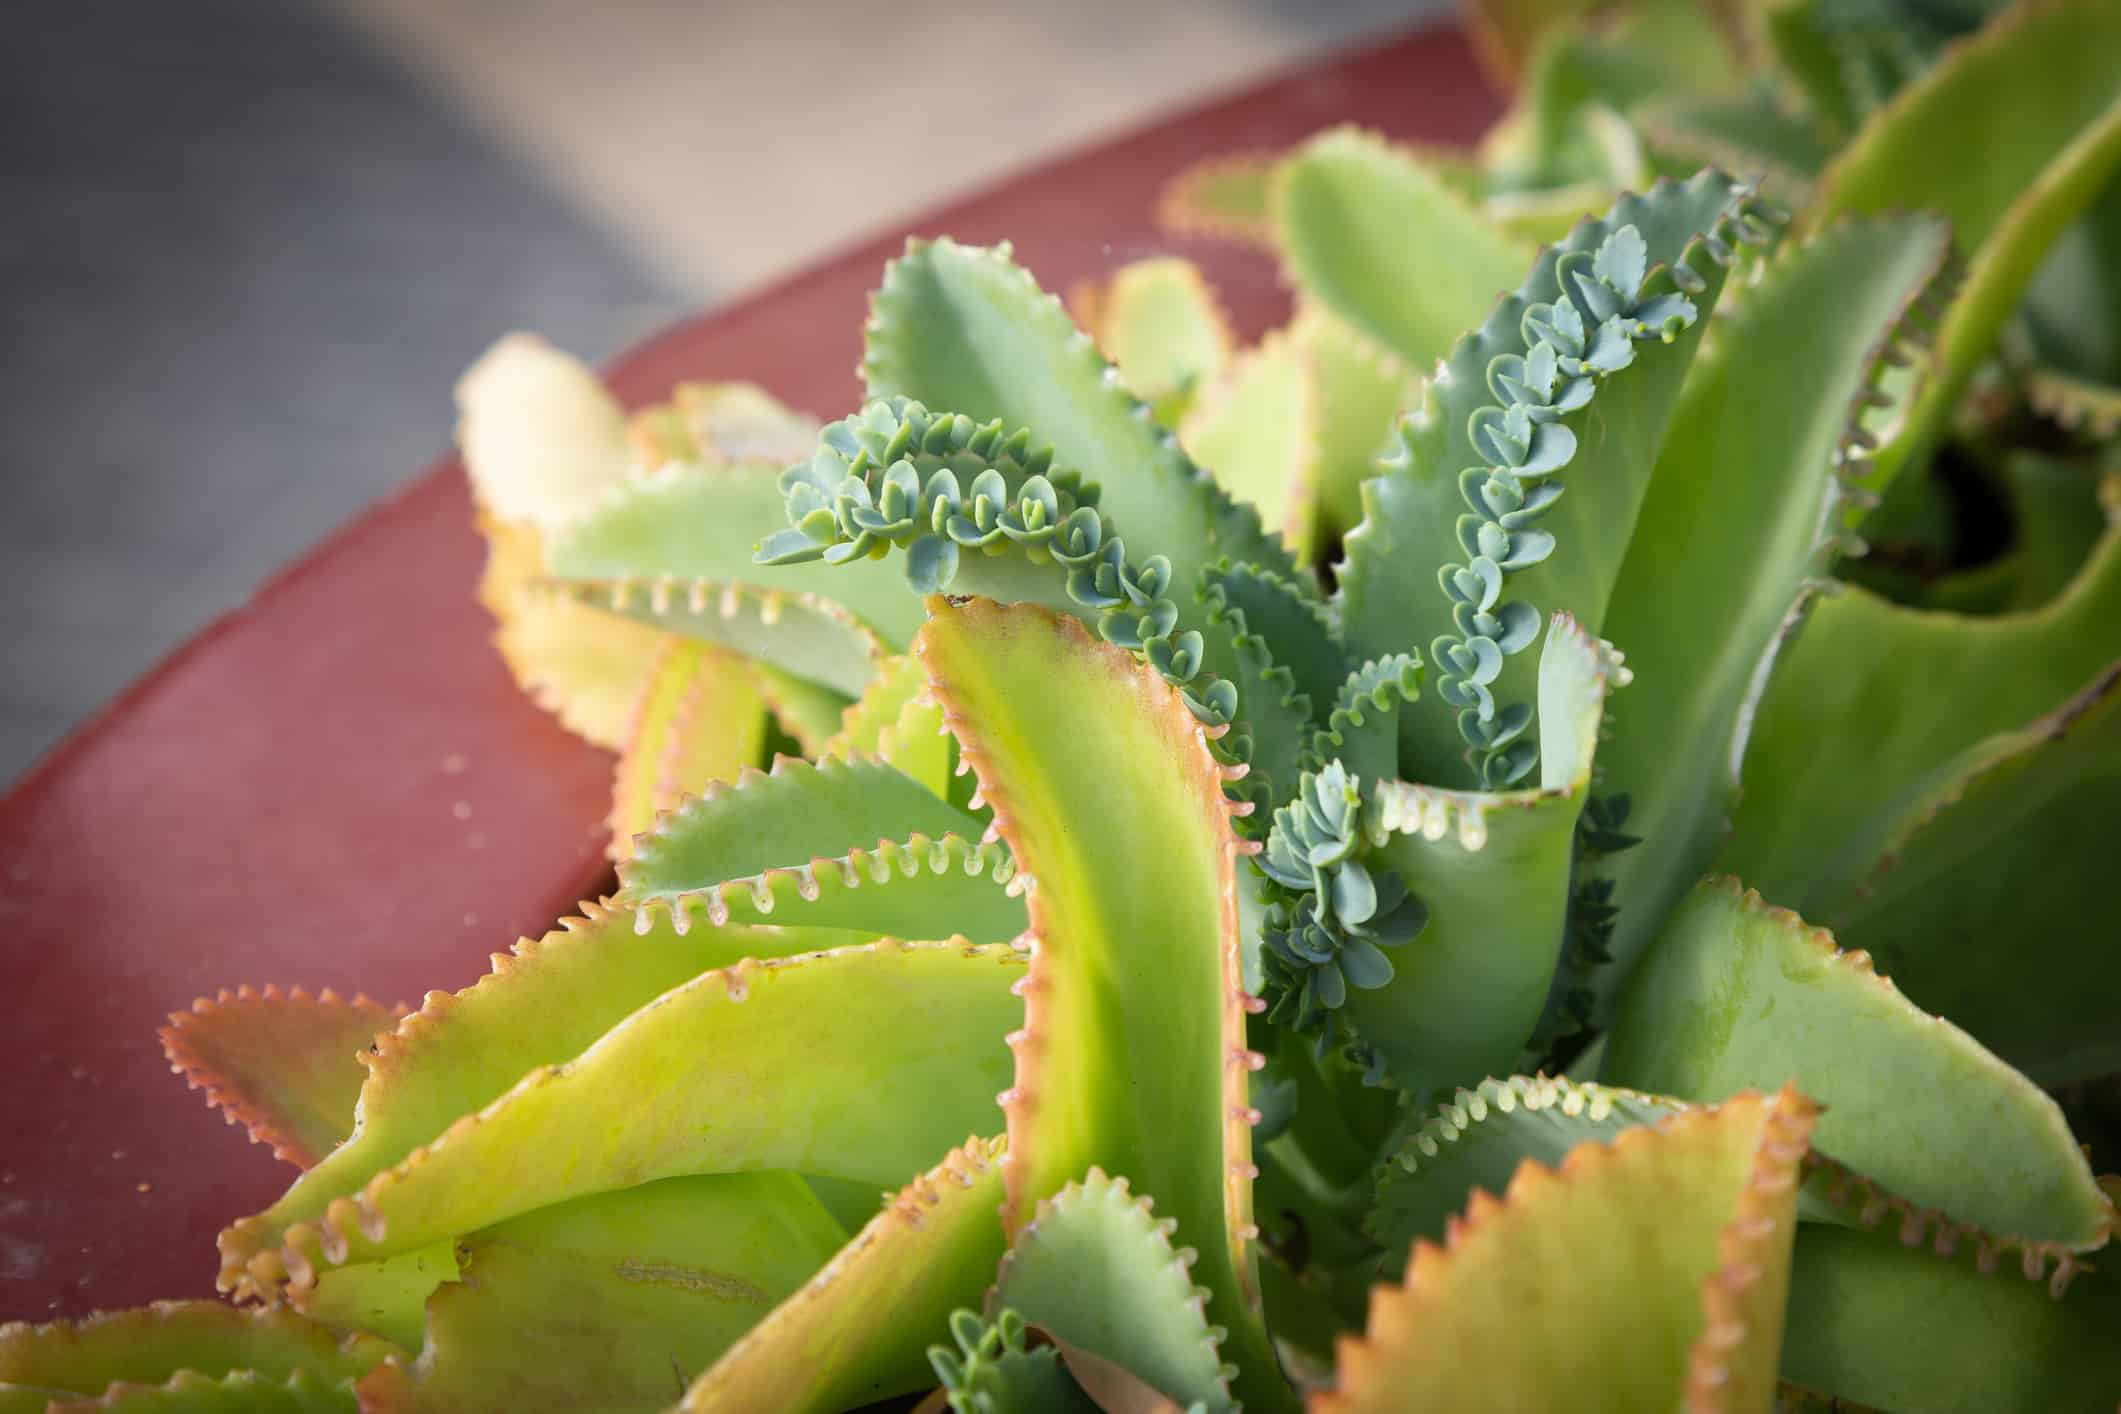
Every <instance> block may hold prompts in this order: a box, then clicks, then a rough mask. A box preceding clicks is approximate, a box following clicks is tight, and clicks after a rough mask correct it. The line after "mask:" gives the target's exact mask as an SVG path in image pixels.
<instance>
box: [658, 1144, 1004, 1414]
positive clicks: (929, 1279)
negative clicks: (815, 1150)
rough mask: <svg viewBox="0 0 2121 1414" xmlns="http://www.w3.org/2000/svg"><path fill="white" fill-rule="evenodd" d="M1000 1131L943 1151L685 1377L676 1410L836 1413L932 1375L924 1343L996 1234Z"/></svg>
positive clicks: (986, 1274)
mask: <svg viewBox="0 0 2121 1414" xmlns="http://www.w3.org/2000/svg"><path fill="white" fill-rule="evenodd" d="M999 1147H1000V1146H999V1141H995V1140H988V1141H985V1142H980V1141H974V1142H971V1143H967V1144H966V1145H964V1146H963V1147H962V1148H960V1149H956V1150H953V1151H952V1152H951V1153H950V1155H949V1156H948V1157H947V1158H945V1159H944V1160H943V1162H942V1163H941V1164H939V1165H938V1166H937V1167H936V1168H935V1169H934V1170H932V1171H931V1172H929V1173H927V1174H926V1175H924V1176H922V1177H920V1178H917V1179H915V1180H914V1181H913V1183H912V1184H911V1185H909V1186H908V1187H907V1188H906V1189H905V1191H904V1192H902V1193H899V1194H898V1195H897V1196H896V1197H895V1198H893V1199H892V1200H891V1201H890V1202H889V1203H888V1204H886V1205H885V1207H884V1210H883V1211H882V1212H881V1213H879V1214H878V1215H877V1216H876V1217H875V1218H874V1219H872V1220H871V1221H870V1223H869V1225H868V1226H867V1227H865V1228H863V1229H862V1230H861V1232H860V1233H858V1234H856V1235H855V1237H854V1240H853V1241H851V1242H849V1243H848V1244H847V1245H846V1246H845V1247H843V1248H841V1249H840V1252H839V1254H838V1255H837V1256H835V1257H834V1258H833V1259H832V1260H831V1261H829V1262H827V1263H826V1264H825V1269H824V1270H823V1271H821V1272H819V1273H818V1275H817V1277H816V1278H815V1279H814V1280H812V1281H811V1282H810V1283H809V1284H808V1285H806V1286H805V1287H803V1288H802V1290H800V1291H798V1292H796V1293H795V1294H794V1295H793V1296H791V1297H789V1298H788V1299H787V1300H786V1301H784V1302H782V1303H781V1305H780V1306H779V1307H778V1308H777V1309H776V1310H775V1311H774V1313H773V1314H772V1315H770V1316H768V1317H767V1318H766V1319H765V1320H764V1321H762V1322H760V1323H759V1324H758V1325H757V1326H755V1327H754V1328H753V1329H752V1330H751V1332H750V1334H748V1335H746V1336H744V1337H743V1338H742V1339H741V1340H739V1341H737V1343H736V1344H735V1345H733V1346H731V1347H730V1349H729V1353H728V1354H726V1355H724V1356H723V1357H722V1358H721V1359H720V1360H719V1361H717V1362H716V1363H715V1365H714V1366H713V1367H712V1368H711V1369H709V1370H708V1371H707V1373H706V1374H704V1375H702V1376H700V1377H699V1379H698V1380H696V1381H694V1382H693V1385H692V1387H691V1389H689V1390H687V1391H686V1393H685V1398H684V1402H683V1403H681V1404H680V1405H679V1406H678V1410H679V1411H680V1414H838V1411H840V1410H843V1409H850V1408H854V1407H856V1406H858V1405H865V1404H869V1403H872V1402H874V1401H877V1400H882V1399H889V1398H891V1397H893V1396H896V1395H901V1394H906V1393H909V1392H911V1391H914V1390H919V1389H925V1388H928V1387H929V1386H930V1385H932V1384H934V1382H935V1377H934V1375H933V1374H931V1373H930V1372H929V1368H928V1361H927V1356H926V1354H925V1351H926V1349H927V1346H928V1342H929V1340H930V1339H931V1338H932V1336H933V1333H934V1332H936V1331H939V1330H941V1329H943V1326H944V1323H945V1321H946V1320H947V1318H948V1317H949V1314H950V1313H951V1312H952V1311H954V1310H957V1309H958V1308H960V1307H963V1306H967V1305H970V1304H972V1303H974V1302H976V1301H977V1300H978V1299H979V1293H980V1292H981V1290H982V1289H984V1288H985V1286H986V1284H987V1283H988V1281H989V1280H991V1279H992V1277H993V1275H994V1265H995V1263H996V1262H997V1261H998V1260H999V1259H1000V1258H1001V1255H1002V1250H1003V1246H1004V1241H1003V1237H1002V1228H1001V1224H1000V1223H998V1222H996V1221H995V1217H994V1212H995V1209H996V1208H997V1207H998V1206H999V1205H1000V1203H1001V1201H1002V1173H1001V1167H1000V1165H999V1164H998V1163H996V1161H995V1155H996V1152H997V1150H998V1149H999Z"/></svg>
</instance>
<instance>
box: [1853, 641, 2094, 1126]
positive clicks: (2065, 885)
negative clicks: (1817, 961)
mask: <svg viewBox="0 0 2121 1414" xmlns="http://www.w3.org/2000/svg"><path fill="white" fill-rule="evenodd" d="M2117 819H2121V660H2117V661H2116V662H2115V663H2113V664H2112V665H2110V666H2108V667H2107V668H2106V669H2104V670H2103V671H2102V672H2101V673H2100V675H2099V676H2098V677H2097V678H2096V679H2094V680H2093V681H2092V683H2091V684H2090V685H2089V686H2087V687H2086V688H2085V689H2084V690H2083V691H2082V692H2079V693H2077V694H2076V695H2075V696H2073V697H2072V698H2071V699H2070V700H2069V701H2067V702H2065V703H2063V704H2062V706H2060V707H2059V708H2057V709H2056V710H2055V711H2053V712H2050V713H2048V714H2047V715H2046V716H2044V717H2042V718H2040V719H2039V720H2038V721H2036V722H2034V723H2032V724H2031V725H2030V726H2028V727H2025V728H2024V729H2022V730H2020V731H2015V732H2006V733H2004V734H2002V735H2000V736H1997V737H1992V738H1990V739H1989V740H1987V741H1984V742H1981V743H1979V744H1978V745H1976V746H1974V747H1972V748H1970V749H1969V750H1968V751H1967V752H1966V753H1965V755H1963V756H1962V757H1961V758H1959V759H1958V760H1957V761H1954V762H1953V763H1952V764H1951V765H1950V766H1948V767H1946V768H1945V769H1943V770H1941V771H1939V772H1938V773H1937V775H1936V776H1935V777H1934V778H1933V780H1932V782H1931V783H1930V784H1929V785H1928V787H1927V788H1926V789H1925V790H1924V791H1922V792H1921V793H1920V794H1919V795H1918V796H1917V797H1916V798H1915V799H1914V800H1913V801H1911V802H1910V803H1909V804H1908V806H1907V807H1906V809H1905V811H1904V812H1903V814H1902V815H1901V816H1900V818H1899V819H1897V820H1896V821H1895V822H1894V824H1893V826H1892V828H1891V830H1890V831H1889V832H1888V833H1887V835H1886V836H1885V838H1884V839H1883V840H1882V841H1881V842H1880V844H1879V847H1878V852H1877V855H1876V862H1875V863H1874V864H1873V866H1872V869H1871V872H1870V873H1869V874H1868V875H1866V876H1865V877H1863V878H1862V879H1861V880H1859V881H1858V883H1857V884H1856V885H1855V887H1854V889H1853V891H1852V892H1851V894H1850V895H1849V896H1848V897H1847V898H1845V899H1844V900H1843V901H1842V902H1841V903H1840V904H1839V905H1838V906H1837V907H1836V908H1835V909H1834V911H1833V912H1831V913H1830V914H1829V915H1828V916H1829V917H1830V918H1831V919H1832V921H1833V925H1834V929H1835V932H1836V933H1837V934H1838V935H1839V936H1840V938H1841V940H1842V941H1843V942H1844V943H1845V944H1847V945H1848V946H1850V947H1860V948H1865V949H1868V950H1869V951H1870V952H1871V954H1872V955H1873V956H1874V957H1876V958H1877V959H1878V963H1879V965H1880V966H1881V967H1883V968H1885V969H1886V970H1888V971H1889V972H1890V973H1891V974H1892V975H1893V977H1894V978H1895V979H1896V980H1897V981H1898V982H1899V984H1900V985H1901V986H1902V987H1903V988H1904V989H1906V991H1907V993H1908V995H1909V996H1911V997H1913V998H1915V999H1916V1000H1918V1001H1919V1002H1921V1003H1922V1005H1923V1006H1925V1007H1927V1008H1929V1009H1930V1010H1933V1011H1937V1012H1941V1013H1942V1014H1944V1015H1946V1016H1949V1017H1951V1018H1952V1020H1954V1021H1955V1022H1957V1023H1958V1024H1959V1025H1961V1026H1964V1027H1965V1028H1966V1029H1967V1030H1968V1031H1971V1032H1972V1033H1973V1034H1974V1035H1976V1036H1978V1037H1980V1038H1981V1040H1982V1041H1983V1043H1985V1044H1986V1045H1988V1046H1990V1047H1992V1048H1994V1049H1995V1050H1996V1051H1997V1052H1998V1053H2000V1054H2001V1055H2003V1056H2004V1057H2006V1058H2007V1059H2009V1060H2010V1061H2011V1062H2012V1063H2013V1064H2015V1065H2019V1066H2022V1067H2024V1068H2026V1069H2027V1070H2029V1071H2031V1072H2032V1073H2033V1074H2035V1075H2036V1076H2038V1077H2039V1078H2040V1079H2041V1080H2043V1081H2045V1082H2046V1083H2048V1084H2049V1085H2057V1084H2065V1083H2068V1082H2070V1081H2073V1080H2079V1079H2089V1078H2092V1077H2095V1076H2098V1075H2104V1074H2107V1073H2109V1072H2111V1071H2114V1070H2116V1069H2121V1040H2117V1038H2116V1036H2115V1032H2114V1024H2113V1007H2112V1005H2111V1001H2112V998H2113V997H2114V996H2115V994H2116V989H2117V988H2121V948H2116V947H2115V946H2114V945H2113V942H2114V930H2113V926H2112V923H2111V920H2110V918H2109V916H2108V914H2109V910H2108V905H2107V902H2106V888H2107V884H2108V878H2107V874H2108V872H2109V871H2108V863H2109V861H2110V860H2111V859H2112V857H2113V850H2112V840H2111V838H2110V837H2109V834H2108V827H2109V826H2110V825H2111V824H2112V822H2114V821H2115V820H2117ZM2004 938H2008V939H2010V940H2011V943H2010V946H2008V947H1999V946H1998V945H1997V944H1998V940H1999V939H2004Z"/></svg>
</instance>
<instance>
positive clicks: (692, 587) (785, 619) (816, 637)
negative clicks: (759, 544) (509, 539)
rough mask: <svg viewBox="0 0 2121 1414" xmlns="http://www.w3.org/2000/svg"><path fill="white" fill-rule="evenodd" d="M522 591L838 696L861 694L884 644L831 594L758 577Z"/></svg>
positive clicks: (588, 583) (553, 583)
mask: <svg viewBox="0 0 2121 1414" xmlns="http://www.w3.org/2000/svg"><path fill="white" fill-rule="evenodd" d="M755 573H756V574H757V575H761V576H763V575H771V574H774V573H775V571H773V570H767V569H762V570H758V571H756V572H755ZM528 592H529V594H530V596H531V597H532V598H533V600H535V599H537V598H539V597H544V598H547V599H553V598H557V599H559V600H561V601H562V602H570V603H573V604H578V605H581V606H584V607H587V608H592V609H599V610H602V611H604V613H605V614H607V615H608V614H616V615H619V616H621V617H623V618H628V619H631V620H633V621H634V622H636V623H639V624H644V625H646V626H648V627H650V628H655V629H661V630H662V631H664V632H666V633H677V634H683V635H685V636H686V637H688V638H698V639H703V640H705V641H706V642H708V643H713V644H718V645H719V646H721V647H723V648H727V649H729V650H731V651H732V652H735V653H738V654H741V655H742V656H744V657H746V658H754V659H757V660H758V661H760V662H762V663H765V664H767V665H769V666H771V667H774V668H778V669H779V670H781V671H782V672H785V673H790V674H793V675H794V676H796V677H799V678H804V679H806V680H808V681H810V682H813V683H816V684H818V685H819V686H822V687H829V688H831V689H832V690H833V691H834V692H837V693H839V694H840V695H841V696H843V697H857V696H860V695H861V691H862V689H863V688H864V687H866V686H868V684H869V679H870V677H871V676H872V675H873V674H874V673H875V672H876V665H877V663H878V662H879V661H880V660H881V659H882V658H883V657H884V655H885V653H886V651H887V650H886V648H885V646H884V643H883V641H882V640H880V639H879V638H877V636H876V635H875V634H874V633H873V632H871V631H870V630H869V628H868V627H867V626H866V625H864V624H863V623H862V622H861V621H860V620H858V619H856V618H855V617H854V616H853V615H852V614H850V613H849V612H848V611H847V610H846V609H844V608H842V607H841V606H840V605H839V604H838V603H837V602H836V601H834V600H830V599H824V598H820V597H818V596H817V595H813V594H803V593H794V592H791V591H788V590H785V589H779V588H775V587H774V586H773V585H772V584H770V583H761V582H758V581H756V580H754V581H753V582H748V583H747V582H744V581H740V580H728V581H715V580H706V579H694V580H675V579H658V580H654V581H652V582H642V581H637V580H631V579H611V580H596V579H571V580H545V581H542V582H540V583H536V584H533V585H531V586H529V591H528ZM639 681H640V678H639V677H635V678H634V679H633V682H634V683H635V684H638V682H639Z"/></svg>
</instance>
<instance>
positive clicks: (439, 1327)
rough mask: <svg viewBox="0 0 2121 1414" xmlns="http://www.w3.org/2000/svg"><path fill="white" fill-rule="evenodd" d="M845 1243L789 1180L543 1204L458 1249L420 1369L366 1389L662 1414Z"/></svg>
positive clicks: (480, 1403)
mask: <svg viewBox="0 0 2121 1414" xmlns="http://www.w3.org/2000/svg"><path fill="white" fill-rule="evenodd" d="M846 1239H847V1235H846V1233H844V1232H842V1231H841V1230H840V1228H839V1225H838V1224H837V1223H835V1222H833V1221H832V1219H831V1217H830V1216H828V1215H827V1214H826V1212H825V1210H824V1209H823V1208H822V1207H820V1206H819V1205H818V1201H817V1200H816V1199H815V1198H813V1197H811V1196H810V1190H809V1189H807V1188H805V1187H804V1186H803V1182H802V1180H801V1179H799V1178H797V1177H796V1176H795V1175H793V1174H786V1173H754V1174H713V1175H707V1176H703V1177H696V1178H672V1179H665V1180H663V1181H662V1182H660V1183H649V1184H643V1185H640V1186H638V1187H633V1188H628V1189H625V1190H623V1191H621V1192H617V1193H605V1194H599V1195H597V1196H595V1197H590V1198H578V1199H576V1200H574V1201H573V1202H569V1203H561V1204H558V1205H556V1206H554V1207H550V1208H543V1209H540V1210H538V1211H537V1212H534V1213H530V1214H527V1215H525V1216H523V1217H520V1218H515V1219H512V1220H510V1221H508V1222H505V1223H501V1224H499V1225H497V1226H494V1227H491V1228H487V1229H486V1230H484V1231H483V1232H478V1233H474V1234H472V1235H471V1236H469V1237H467V1238H464V1239H463V1240H462V1241H461V1242H460V1243H459V1244H458V1252H459V1260H460V1261H461V1263H462V1265H463V1272H462V1275H461V1277H460V1278H459V1279H458V1280H457V1281H454V1282H451V1283H450V1284H449V1285H447V1286H444V1287H443V1288H442V1289H441V1290H440V1291H438V1292H436V1293H435V1295H434V1297H433V1299H432V1300H431V1301H430V1302H429V1303H428V1307H427V1336H426V1343H425V1348H424V1349H422V1350H421V1352H420V1357H419V1359H418V1360H417V1361H415V1362H413V1363H411V1364H409V1365H408V1364H402V1363H394V1364H392V1365H390V1366H386V1367H385V1368H384V1369H382V1370H379V1371H377V1372H376V1373H374V1374H372V1375H370V1376H369V1377H368V1378H367V1379H366V1380H365V1381H364V1382H363V1383H362V1386H361V1392H362V1395H363V1397H364V1398H366V1399H370V1400H372V1401H374V1402H375V1403H376V1404H378V1405H380V1406H381V1407H383V1408H387V1409H390V1410H393V1411H403V1412H404V1414H416V1411H422V1410H433V1411H436V1414H486V1412H487V1411H491V1414H507V1411H515V1410H533V1409H554V1410H557V1409H596V1410H600V1411H605V1414H628V1411H637V1412H638V1414H658V1411H660V1410H663V1409H665V1408H667V1407H668V1406H669V1405H670V1403H671V1400H672V1399H673V1398H674V1397H676V1396H677V1395H678V1394H679V1393H680V1392H681V1391H682V1390H683V1388H684V1386H685V1385H686V1384H687V1383H689V1382H690V1381H691V1379H692V1378H693V1376H695V1375H696V1374H698V1373H699V1372H700V1371H701V1370H703V1369H705V1368H706V1367H707V1366H708V1365H709V1364H711V1363H713V1361H714V1360H715V1359H716V1358H718V1357H719V1356H720V1355H721V1354H722V1353H723V1351H725V1350H727V1349H728V1348H729V1347H730V1346H731V1345H732V1344H734V1343H735V1342H736V1341H737V1340H738V1339H739V1338H740V1337H741V1336H743V1334H744V1333H745V1332H746V1331H748V1330H750V1329H751V1327H752V1326H754V1325H756V1324H757V1323H758V1322H759V1321H760V1320H762V1319H764V1318H765V1317H766V1316H767V1315H769V1314H770V1313H771V1312H772V1311H773V1309H774V1308H775V1307H776V1306H777V1305H779V1304H780V1303H781V1302H782V1301H783V1300H785V1299H786V1298H788V1297H789V1296H791V1295H793V1294H794V1293H796V1292H797V1291H799V1290H800V1289H801V1288H802V1286H803V1285H804V1283H805V1282H807V1281H809V1279H810V1278H811V1276H812V1275H813V1274H814V1273H815V1272H816V1271H817V1270H818V1269H819V1268H820V1267H822V1266H823V1265H824V1264H825V1263H826V1262H827V1261H828V1260H830V1259H831V1257H832V1255H833V1253H834V1252H836V1251H837V1250H839V1248H840V1246H841V1245H842V1244H843V1243H844V1242H845V1241H846Z"/></svg>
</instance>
